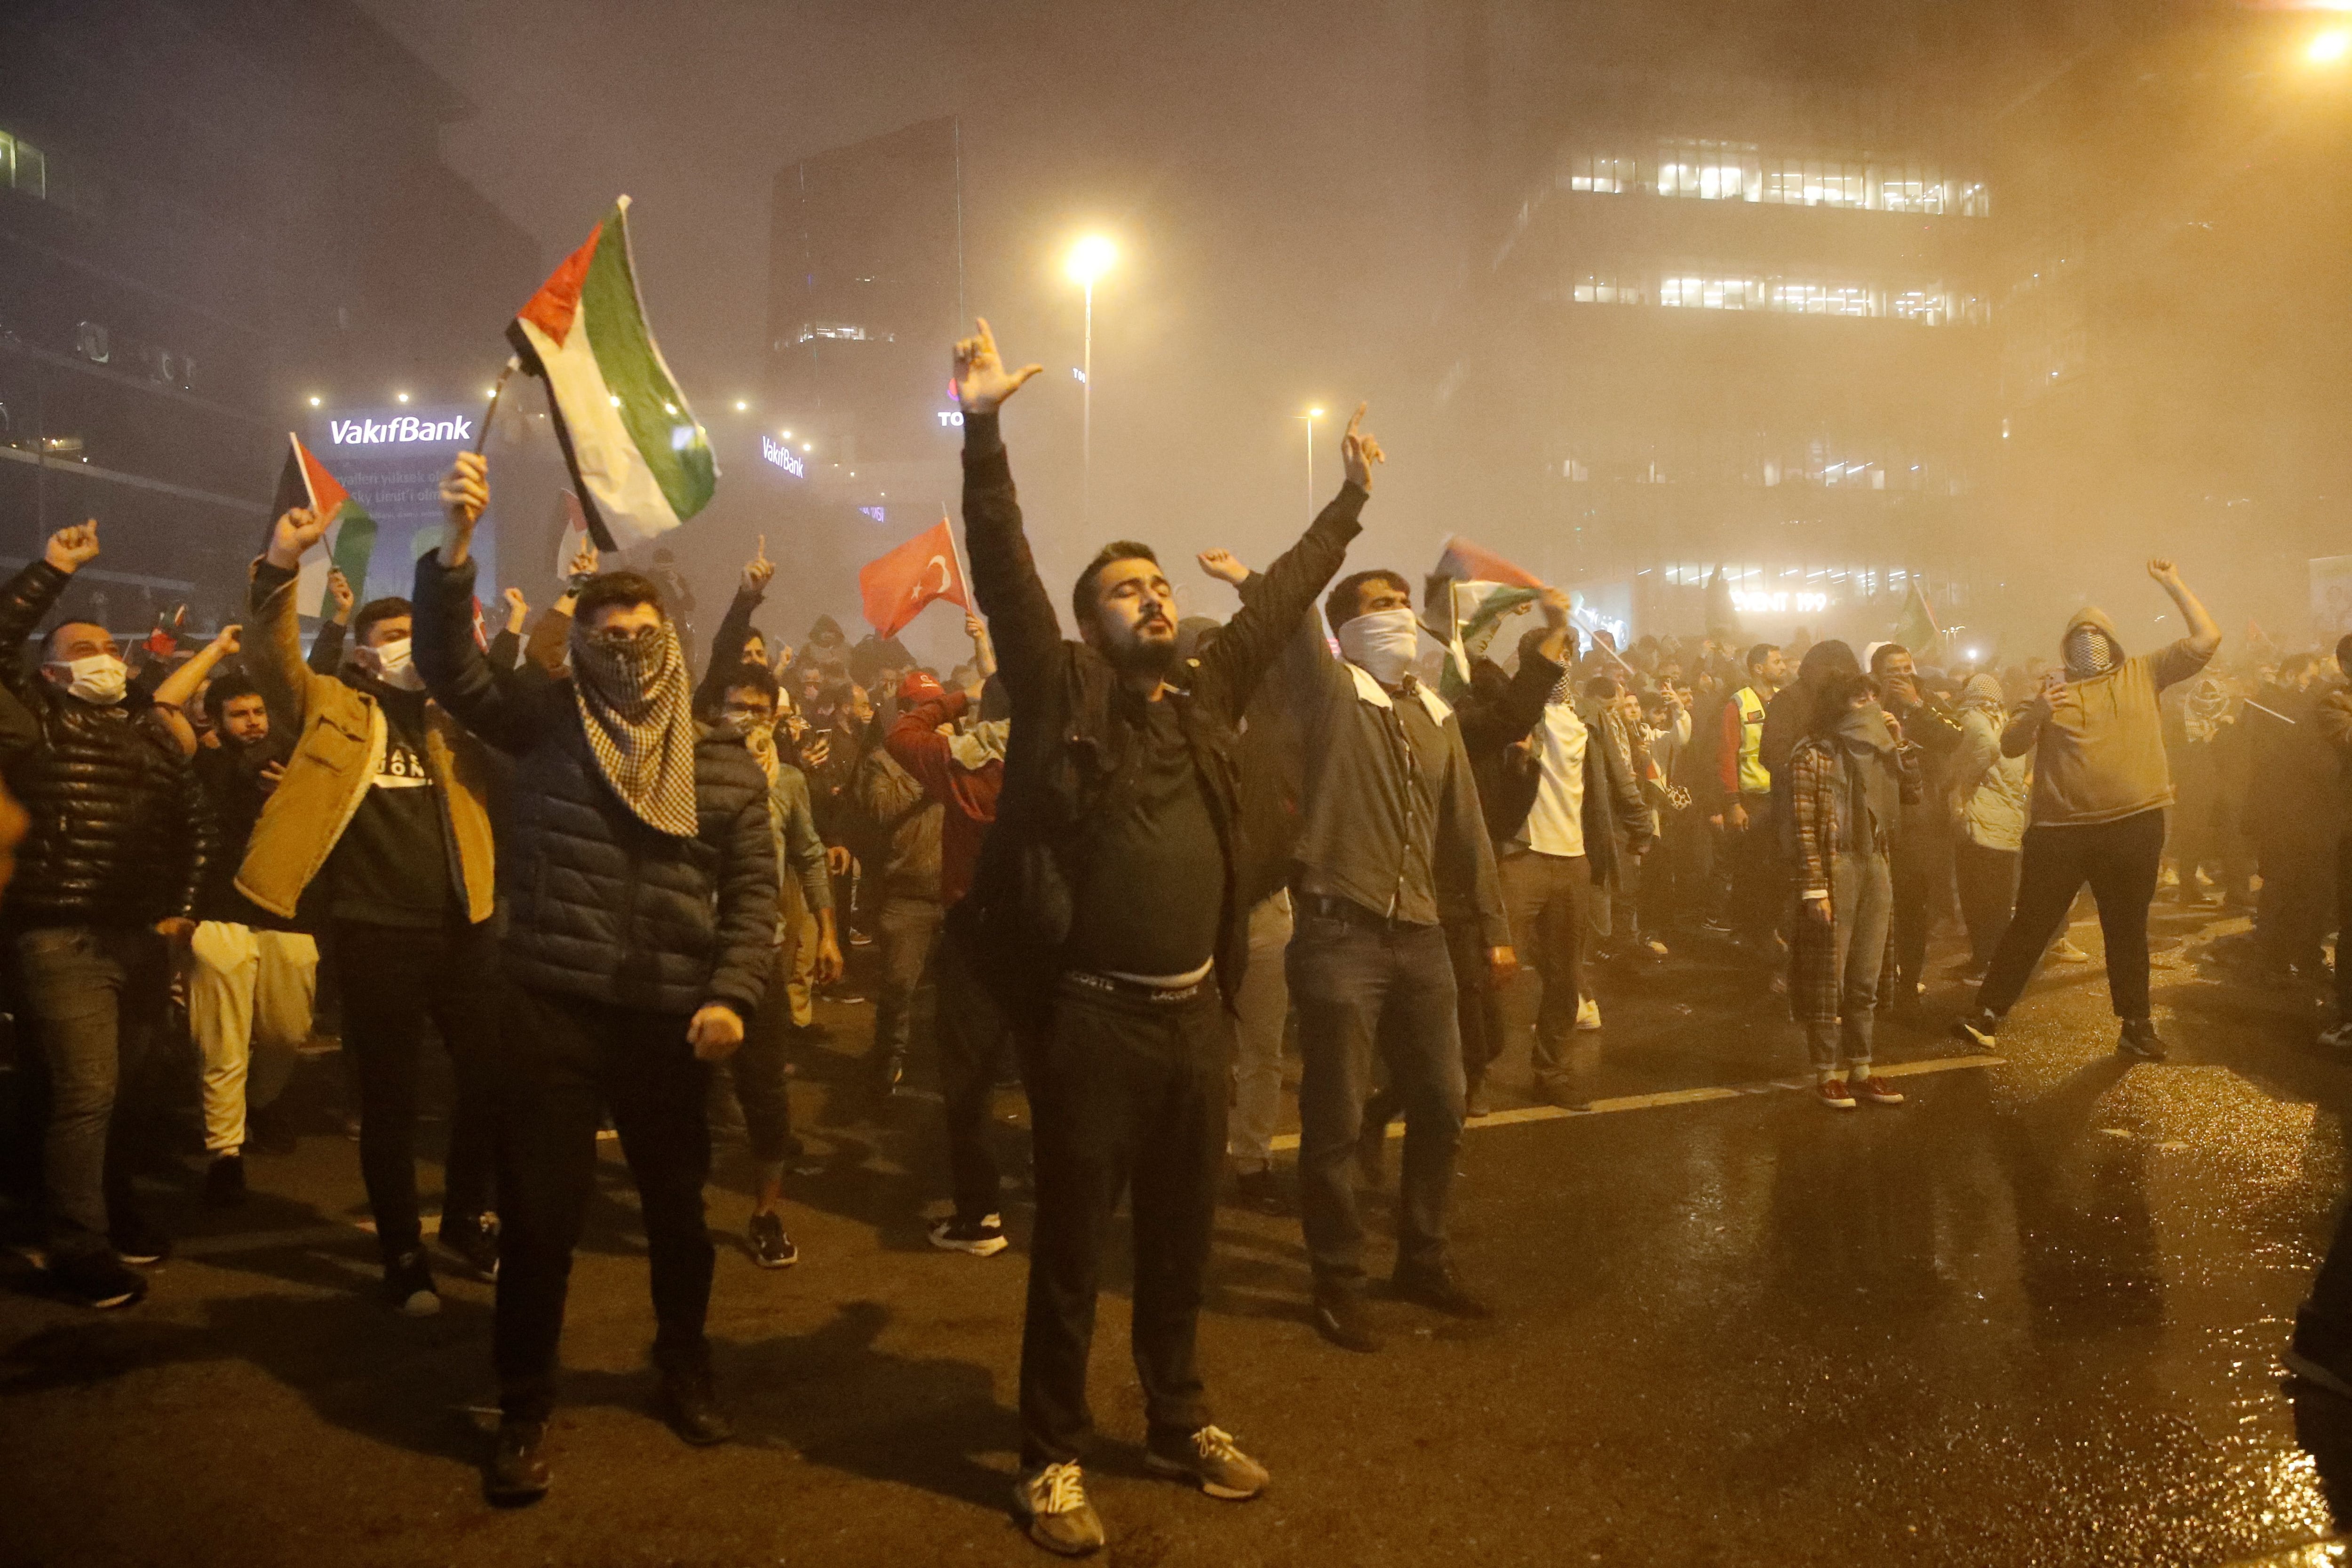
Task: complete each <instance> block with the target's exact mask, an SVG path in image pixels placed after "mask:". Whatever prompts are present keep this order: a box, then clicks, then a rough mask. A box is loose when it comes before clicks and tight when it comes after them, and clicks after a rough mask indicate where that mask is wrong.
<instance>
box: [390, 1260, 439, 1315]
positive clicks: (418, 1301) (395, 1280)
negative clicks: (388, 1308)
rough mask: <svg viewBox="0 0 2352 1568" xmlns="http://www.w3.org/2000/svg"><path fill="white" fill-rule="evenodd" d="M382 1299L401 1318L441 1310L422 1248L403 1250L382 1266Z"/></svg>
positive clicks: (431, 1274) (430, 1313)
mask: <svg viewBox="0 0 2352 1568" xmlns="http://www.w3.org/2000/svg"><path fill="white" fill-rule="evenodd" d="M383 1299H384V1300H386V1301H387V1302H389V1303H391V1305H392V1307H393V1310H395V1311H397V1312H398V1313H400V1315H401V1316H402V1317H404V1318H429V1317H431V1316H432V1315H433V1314H434V1313H436V1312H437V1311H439V1310H441V1292H440V1291H438V1290H436V1289H434V1288H433V1271H432V1270H431V1269H430V1268H426V1267H425V1254H423V1253H422V1252H404V1253H402V1254H401V1255H400V1256H399V1257H397V1258H393V1259H391V1260H390V1261H389V1262H387V1263H385V1264H384V1266H383Z"/></svg>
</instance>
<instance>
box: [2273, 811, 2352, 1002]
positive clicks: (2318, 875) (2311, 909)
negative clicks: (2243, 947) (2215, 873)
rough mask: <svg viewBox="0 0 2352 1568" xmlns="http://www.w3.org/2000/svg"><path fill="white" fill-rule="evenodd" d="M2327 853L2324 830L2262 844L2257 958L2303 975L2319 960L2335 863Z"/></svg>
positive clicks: (2330, 904) (2331, 903) (2332, 892)
mask: <svg viewBox="0 0 2352 1568" xmlns="http://www.w3.org/2000/svg"><path fill="white" fill-rule="evenodd" d="M2297 826H2301V825H2297ZM2328 849H2329V845H2328V843H2327V840H2326V837H2325V829H2324V828H2323V829H2322V830H2321V833H2320V834H2319V835H2317V836H2315V835H2313V834H2311V833H2310V832H2308V831H2304V832H2298V833H2294V834H2280V835H2274V836H2273V837H2271V838H2269V839H2267V840H2266V841H2265V842H2264V843H2263V858H2262V867H2263V890H2262V892H2261V894H2260V895H2259V901H2258V902H2257V904H2256V906H2255V911H2254V929H2255V931H2256V932H2257V933H2258V935H2259V936H2260V938H2261V941H2262V950H2263V956H2265V957H2266V958H2268V959H2269V960H2270V961H2271V962H2272V963H2281V964H2286V963H2292V964H2294V965H2295V966H2296V967H2298V968H2300V969H2303V970H2305V971H2306V972H2308V971H2310V970H2311V969H2313V968H2314V967H2315V966H2316V965H2317V964H2318V963H2320V962H2321V959H2322V956H2323V955H2322V952H2321V949H2320V944H2321V943H2322V942H2324V941H2325V940H2326V936H2327V926H2328V915H2329V913H2330V911H2331V910H2333V908H2334V906H2335V903H2336V897H2335V894H2336V889H2335V886H2334V881H2333V879H2334V877H2335V873H2336V864H2335V858H2334V857H2333V856H2331V855H2329V854H2328Z"/></svg>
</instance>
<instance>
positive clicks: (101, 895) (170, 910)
mask: <svg viewBox="0 0 2352 1568" xmlns="http://www.w3.org/2000/svg"><path fill="white" fill-rule="evenodd" d="M69 581H71V579H70V578H69V577H68V574H65V573H63V572H60V571H58V569H57V568H56V567H54V566H51V565H50V564H49V563H47V562H46V561H35V562H33V563H31V564H29V565H27V566H26V568H25V569H24V570H23V571H22V572H19V573H17V574H16V576H14V577H12V578H10V579H9V581H8V585H7V586H6V587H5V588H0V685H5V687H6V688H7V689H8V693H9V695H10V696H12V697H14V698H15V699H16V700H17V702H18V703H20V704H21V705H22V707H23V709H24V710H25V713H26V715H27V716H28V717H29V722H20V723H19V724H18V725H16V726H12V727H11V728H10V731H9V742H8V744H7V747H6V752H7V754H6V757H5V767H6V773H7V778H8V784H9V787H10V788H11V789H13V790H15V791H16V797H17V799H18V800H20V801H21V802H23V804H24V807H25V812H26V816H28V817H30V818H31V822H30V825H29V826H28V827H27V829H26V834H25V841H24V843H23V844H22V845H20V846H18V847H17V850H16V880H15V881H14V882H12V883H11V884H10V885H9V888H8V897H7V903H6V910H5V919H6V921H7V923H8V924H9V925H10V926H12V927H16V928H17V929H23V928H26V927H29V926H59V925H147V924H152V922H154V921H160V920H165V919H170V918H174V917H193V915H194V910H195V903H196V889H197V888H198V887H199V886H200V885H201V884H202V882H203V880H204V877H205V868H206V867H207V866H208V865H209V863H210V861H211V859H212V857H213V855H214V853H215V832H214V826H213V816H212V810H211V807H210V806H209V805H207V804H206V802H205V795H204V790H203V789H202V787H201V786H199V785H198V784H197V782H196V775H195V772H194V769H193V768H191V767H190V766H189V765H188V759H187V758H186V757H185V756H184V754H183V753H182V752H181V751H180V748H179V743H178V742H176V741H174V740H173V738H172V736H171V733H170V731H166V730H165V729H164V728H163V724H162V723H161V722H160V721H158V720H157V719H156V717H155V714H154V710H153V709H152V706H150V705H149V704H148V703H147V702H146V701H145V700H144V699H143V697H142V694H141V693H139V692H137V691H133V692H132V694H131V697H130V698H129V699H128V700H125V701H124V702H122V703H121V704H120V705H119V706H116V707H113V708H98V707H94V706H92V705H91V704H89V703H87V702H84V701H82V700H79V699H78V698H74V697H69V696H68V695H67V694H66V693H64V692H63V691H61V690H59V689H58V688H57V687H55V686H53V685H51V684H50V683H49V682H48V681H47V680H46V679H42V677H41V675H40V673H39V671H38V670H37V668H36V667H35V665H36V661H37V659H38V658H39V657H40V656H39V653H38V650H37V648H35V647H32V646H31V645H30V643H29V642H28V640H27V639H28V638H30V637H31V636H32V634H33V630H34V628H35V627H36V626H38V625H39V624H40V621H41V619H42V617H43V616H46V615H47V613H48V611H49V608H50V606H51V605H55V604H56V603H57V601H58V595H60V594H62V593H63V592H64V591H65V587H66V584H67V583H68V582H69Z"/></svg>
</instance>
